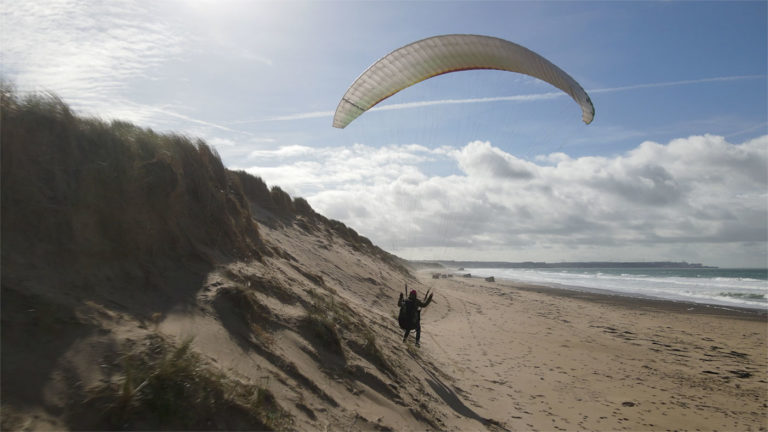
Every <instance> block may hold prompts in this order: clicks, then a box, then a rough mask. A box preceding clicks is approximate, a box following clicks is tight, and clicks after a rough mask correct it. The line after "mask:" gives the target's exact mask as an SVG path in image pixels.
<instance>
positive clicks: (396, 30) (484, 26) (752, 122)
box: [0, 0, 768, 266]
mask: <svg viewBox="0 0 768 432" xmlns="http://www.w3.org/2000/svg"><path fill="white" fill-rule="evenodd" d="M766 5H767V3H766V2H764V1H760V2H717V1H707V2H695V1H691V2H676V1H668V2H610V1H595V2H581V1H572V2H517V1H510V2H479V1H472V2H462V1H453V2H440V1H434V2H357V1H347V2H300V1H286V2H256V1H247V2H234V1H188V2H170V1H160V2H149V1H147V2H140V1H139V2H128V1H114V2H89V1H75V0H56V1H54V0H51V1H16V2H8V1H6V2H2V4H0V13H1V14H2V15H1V17H0V19H2V22H0V38H1V39H0V42H1V43H0V61H1V62H2V76H3V78H5V79H9V80H11V81H12V82H14V83H15V85H16V87H17V88H18V89H19V91H20V92H31V91H53V92H55V93H57V94H59V95H60V96H61V97H62V98H64V100H65V101H67V102H68V103H70V104H71V105H72V106H73V107H74V108H75V109H76V110H77V111H78V112H80V113H82V114H85V115H96V116H99V117H103V118H105V119H110V118H120V119H125V120H129V121H133V122H135V123H136V124H139V125H141V126H146V127H151V128H153V129H155V130H160V131H174V132H177V133H182V134H185V135H189V136H194V137H201V138H203V139H205V140H206V141H207V142H208V143H210V144H211V145H213V146H214V147H216V149H217V151H218V152H219V153H220V155H221V156H222V159H223V160H224V163H225V164H226V165H227V166H228V167H230V168H233V169H245V170H248V171H249V172H251V173H253V174H255V175H259V176H261V177H263V178H264V179H265V180H266V181H267V182H268V183H269V184H271V185H279V186H281V187H282V188H284V189H285V190H287V191H289V192H290V193H291V194H293V195H294V196H303V197H305V198H307V199H308V200H309V202H310V203H311V204H312V205H313V207H315V209H316V210H318V211H319V212H321V213H323V214H325V215H326V216H329V217H331V218H335V219H339V220H342V221H343V222H345V223H347V224H348V225H350V226H352V227H353V228H355V229H356V230H357V231H359V232H360V233H361V234H363V235H366V236H368V237H369V238H371V239H372V240H373V241H374V242H375V243H377V244H379V245H380V246H382V247H384V248H385V249H388V250H390V251H392V252H394V253H397V254H399V255H401V256H404V257H406V258H424V259H431V258H437V259H498V260H511V261H519V260H546V261H560V260H658V259H668V260H688V261H695V262H703V263H705V264H712V265H722V266H742V265H746V266H764V265H765V263H766V259H767V254H766V244H767V240H766V236H767V234H766V230H767V228H766V225H768V221H767V219H766V218H767V217H768V216H766V214H767V213H768V210H767V208H766V207H768V195H767V192H766V190H767V189H768V185H767V184H766V183H767V181H766V148H767V147H768V136H767V135H768V122H767V120H766V119H768V112H767V110H768V108H767V105H768V103H767V96H766V95H767V94H768V89H767V88H766V82H767V81H768V80H767V75H768V70H767V69H768V54H767V53H768V30H766V23H767V22H768V11H767V10H766V9H767V8H766ZM448 33H474V34H484V35H490V36H496V37H500V38H503V39H507V40H510V41H512V42H515V43H518V44H521V45H523V46H526V47H528V48H530V49H532V50H534V51H536V52H538V53H539V54H541V55H543V56H544V57H546V58H547V59H549V60H550V61H552V62H553V63H555V64H557V65H558V66H560V67H561V68H562V69H564V70H565V71H566V72H568V73H569V74H570V75H571V76H573V77H574V78H575V79H576V80H577V81H579V82H580V83H581V85H582V86H583V87H584V88H585V89H586V90H587V92H588V93H589V94H590V96H591V98H592V100H593V102H594V105H595V108H596V116H595V121H594V122H593V123H592V124H590V125H585V124H583V123H582V122H581V115H580V110H579V108H578V106H577V105H576V104H574V103H573V101H572V100H570V99H569V98H568V97H566V96H564V95H563V96H557V97H552V96H551V93H553V92H555V91H556V89H554V88H553V87H551V86H549V85H548V84H546V83H543V82H541V81H537V80H535V79H533V78H530V77H527V76H523V75H517V74H511V73H506V72H498V71H472V72H461V73H455V74H448V75H444V76H440V77H436V78H433V79H431V80H427V81H425V82H422V83H420V84H417V85H415V86H413V87H410V88H408V89H406V90H404V91H402V92H400V93H398V94H396V95H394V96H392V97H391V98H389V99H387V100H386V101H384V102H382V104H380V105H381V106H382V107H388V108H389V109H386V110H379V111H371V112H368V113H366V114H364V115H363V116H361V117H360V118H358V119H357V120H355V121H354V122H353V123H352V124H351V125H350V126H348V127H347V128H346V129H344V130H339V129H334V128H332V127H331V126H330V125H331V118H332V113H333V111H334V110H335V108H336V105H337V104H338V101H339V99H340V98H341V96H342V95H343V94H344V91H345V90H346V88H347V87H348V86H349V85H350V84H351V83H352V81H353V80H354V79H355V78H356V77H357V76H358V75H359V74H360V73H362V72H363V71H364V70H365V69H366V68H367V67H368V66H369V65H371V64H372V63H373V62H374V61H376V60H377V59H378V58H380V57H382V56H384V55H385V54H387V53H388V52H390V51H392V50H394V49H396V48H398V47H400V46H402V45H405V44H407V43H410V42H412V41H415V40H418V39H422V38H425V37H429V36H434V35H438V34H448ZM495 97H508V98H509V99H511V100H505V101H494V102H479V101H480V100H483V99H486V98H495ZM442 100H465V101H467V100H469V101H474V102H473V103H460V104H440V103H433V104H430V105H428V106H421V105H423V104H420V103H421V102H434V101H442ZM415 106H417V107H415ZM396 108H399V109H396ZM510 172H517V173H521V172H525V173H527V174H526V175H525V176H522V177H519V176H518V177H517V178H514V176H508V175H505V173H510Z"/></svg>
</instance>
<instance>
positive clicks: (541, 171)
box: [248, 135, 768, 265]
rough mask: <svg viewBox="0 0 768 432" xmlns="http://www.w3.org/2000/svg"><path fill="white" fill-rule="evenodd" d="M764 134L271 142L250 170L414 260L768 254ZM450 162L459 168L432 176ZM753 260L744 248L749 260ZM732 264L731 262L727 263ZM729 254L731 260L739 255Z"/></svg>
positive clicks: (755, 259)
mask: <svg viewBox="0 0 768 432" xmlns="http://www.w3.org/2000/svg"><path fill="white" fill-rule="evenodd" d="M767 153H768V136H763V137H761V138H758V139H755V140H752V141H749V142H745V143H742V144H733V143H729V142H728V141H726V140H725V139H724V138H723V137H719V136H711V135H704V136H693V137H689V138H683V139H677V140H673V141H671V142H669V143H666V144H662V143H654V142H644V143H641V144H640V145H638V146H637V147H636V148H635V149H633V150H631V151H629V152H627V153H625V154H623V155H620V156H616V157H580V158H571V157H569V156H568V155H566V154H564V153H557V154H552V155H546V156H542V157H539V158H537V159H536V160H535V161H533V162H532V161H526V160H522V159H519V158H517V157H515V156H514V155H511V154H509V153H507V152H505V151H503V150H502V149H500V148H498V147H494V146H493V145H492V144H491V143H488V142H480V141H477V142H471V143H468V144H467V145H466V146H464V147H462V148H453V149H446V148H441V149H427V148H424V147H420V146H392V147H382V148H374V147H368V146H364V145H355V146H351V147H334V148H325V149H313V150H312V151H306V152H303V151H302V152H299V151H296V149H291V148H278V149H275V150H273V151H272V152H271V153H270V154H269V155H267V154H262V156H263V157H264V156H269V158H270V159H269V160H270V161H271V162H272V164H271V165H270V166H258V165H256V166H252V167H249V168H248V170H249V171H250V172H252V173H254V174H256V175H261V176H262V177H263V178H264V179H265V180H266V181H267V182H269V183H271V184H279V185H281V186H283V187H286V188H287V189H288V190H289V191H290V192H291V193H293V194H294V195H297V196H304V197H305V198H307V199H308V200H309V202H310V203H311V204H312V205H313V207H315V209H316V210H318V211H319V212H321V213H323V214H325V215H326V216H329V217H331V218H335V219H339V220H342V221H344V222H345V223H347V224H349V225H351V226H353V227H355V229H356V230H358V231H360V232H361V233H363V234H364V235H366V236H368V237H370V238H371V239H372V240H373V241H374V242H376V243H377V244H380V245H382V246H383V247H385V248H389V249H391V250H393V251H394V252H396V253H400V254H402V255H406V256H409V257H411V258H434V257H436V258H446V259H447V258H459V257H463V258H473V257H474V258H483V259H484V258H488V259H546V260H550V261H554V260H559V259H569V258H570V259H585V258H584V257H591V258H592V259H604V260H610V259H616V260H620V259H647V260H652V259H689V260H695V259H699V260H703V261H707V262H709V263H714V264H716V262H715V261H718V260H720V261H718V262H724V261H722V260H727V259H728V257H727V256H728V255H729V256H730V259H731V260H737V261H738V260H741V261H743V262H742V264H744V265H746V264H748V262H749V263H752V264H753V265H759V263H760V262H761V261H760V260H762V262H763V263H764V262H765V258H766V257H765V242H766V237H767V236H768V233H766V220H768V219H767V218H768V209H767V207H768V192H767V191H768V178H767V177H766V176H767V174H766V167H767V166H768V154H767ZM437 161H439V162H443V163H444V162H451V163H453V164H454V166H455V167H456V169H457V170H456V174H453V175H434V174H430V173H429V168H428V166H429V164H430V163H432V162H437ZM750 257H751V258H750ZM728 262H731V261H728ZM733 264H735V263H733Z"/></svg>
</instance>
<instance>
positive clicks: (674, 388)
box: [420, 272, 768, 430]
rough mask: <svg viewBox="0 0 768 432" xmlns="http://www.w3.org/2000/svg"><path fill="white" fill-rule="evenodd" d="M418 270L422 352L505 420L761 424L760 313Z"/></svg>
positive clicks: (767, 421)
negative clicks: (432, 298)
mask: <svg viewBox="0 0 768 432" xmlns="http://www.w3.org/2000/svg"><path fill="white" fill-rule="evenodd" d="M420 278H421V281H422V283H424V284H425V285H428V286H431V287H433V289H434V290H435V291H436V292H437V293H438V294H437V297H436V298H438V299H439V300H438V302H437V304H436V305H434V306H432V307H430V308H428V309H427V310H425V313H424V316H423V328H424V335H425V339H426V341H425V343H423V345H422V351H423V352H424V353H425V355H427V356H428V357H429V358H430V360H432V361H434V362H435V364H437V365H439V366H440V367H441V368H442V369H443V370H444V371H446V372H448V373H450V374H451V375H452V377H453V378H454V379H455V385H456V389H457V390H458V391H459V393H460V394H461V395H462V396H463V397H464V399H465V401H466V409H469V410H471V411H474V412H475V413H477V414H478V415H479V416H481V417H487V418H493V419H496V420H498V421H499V422H501V423H502V424H504V425H505V427H506V428H508V429H510V430H530V429H536V430H765V429H766V427H768V417H767V416H766V414H767V413H768V409H767V407H768V405H766V403H768V393H767V392H768V376H767V374H766V354H767V353H768V351H766V317H765V314H764V313H762V314H761V313H757V312H749V311H739V310H724V309H713V308H708V307H705V306H697V305H691V304H683V303H672V302H664V301H653V300H640V299H632V298H629V297H619V296H603V295H597V294H588V293H577V292H573V291H565V290H556V289H550V288H545V287H535V286H526V285H519V284H514V283H510V282H499V281H497V282H493V283H491V282H485V281H484V280H483V279H478V278H461V277H453V278H443V279H432V278H431V276H430V275H429V274H428V273H425V272H422V273H421V274H420ZM458 414H460V413H458Z"/></svg>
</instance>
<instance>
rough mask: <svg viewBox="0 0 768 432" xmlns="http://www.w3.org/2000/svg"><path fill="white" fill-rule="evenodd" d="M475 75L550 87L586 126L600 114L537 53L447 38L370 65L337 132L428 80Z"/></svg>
mask: <svg viewBox="0 0 768 432" xmlns="http://www.w3.org/2000/svg"><path fill="white" fill-rule="evenodd" d="M473 69H497V70H503V71H509V72H517V73H522V74H526V75H530V76H532V77H535V78H538V79H540V80H542V81H546V82H548V83H550V84H552V85H553V86H555V87H557V88H559V89H560V90H562V91H564V92H565V93H567V94H568V95H570V96H571V98H573V100H574V101H576V103H578V104H579V105H580V106H581V111H582V120H584V123H587V124H589V123H591V122H592V119H593V118H594V115H595V108H594V106H593V105H592V101H591V100H590V99H589V95H587V93H586V92H585V91H584V89H583V88H582V87H581V85H579V83H577V82H576V81H575V80H574V79H573V78H571V76H570V75H568V74H567V73H565V72H564V71H563V70H562V69H560V68H559V67H557V66H555V65H554V64H552V63H551V62H550V61H549V60H547V59H545V58H544V57H542V56H540V55H538V54H536V53H535V52H533V51H531V50H529V49H527V48H525V47H523V46H520V45H518V44H516V43H513V42H509V41H506V40H504V39H499V38H495V37H491V36H480V35H443V36H434V37H431V38H427V39H423V40H420V41H417V42H414V43H411V44H409V45H406V46H404V47H402V48H398V49H396V50H395V51H392V52H391V53H389V54H387V55H386V56H384V57H382V58H381V59H379V60H378V61H377V62H376V63H374V64H373V65H371V66H370V67H369V68H368V69H367V70H366V71H365V72H363V74H362V75H360V76H359V77H358V78H357V79H356V80H355V82H354V83H352V85H351V86H350V87H349V89H347V92H346V93H345V94H344V97H342V98H341V101H340V102H339V105H338V107H337V108H336V113H335V115H334V117H333V127H336V128H344V127H346V126H347V125H348V124H349V123H351V122H352V121H353V120H354V119H356V118H357V117H359V116H360V115H361V114H363V113H364V112H365V111H367V110H368V109H370V108H371V107H373V106H374V105H376V104H378V103H379V102H381V101H382V100H384V99H386V98H388V97H390V96H392V95H393V94H395V93H397V92H399V91H400V90H402V89H404V88H406V87H410V86H412V85H414V84H416V83H418V82H421V81H423V80H425V79H428V78H432V77H434V76H437V75H442V74H446V73H449V72H457V71H463V70H473Z"/></svg>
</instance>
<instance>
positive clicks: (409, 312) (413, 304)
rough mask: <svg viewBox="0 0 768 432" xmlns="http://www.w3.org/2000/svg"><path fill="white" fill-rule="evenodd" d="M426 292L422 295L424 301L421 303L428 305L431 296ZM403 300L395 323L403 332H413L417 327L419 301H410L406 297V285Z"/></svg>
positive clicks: (416, 299)
mask: <svg viewBox="0 0 768 432" xmlns="http://www.w3.org/2000/svg"><path fill="white" fill-rule="evenodd" d="M429 291H430V290H427V293H426V294H425V295H424V301H423V302H421V303H429V300H430V298H431V297H432V295H430V293H429ZM404 299H405V300H403V303H402V304H401V305H400V313H399V314H398V315H397V323H398V324H400V328H401V329H403V330H414V329H415V328H416V327H418V325H419V303H420V302H419V299H418V298H415V299H411V298H409V296H408V285H407V284H406V285H405V297H404Z"/></svg>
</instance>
